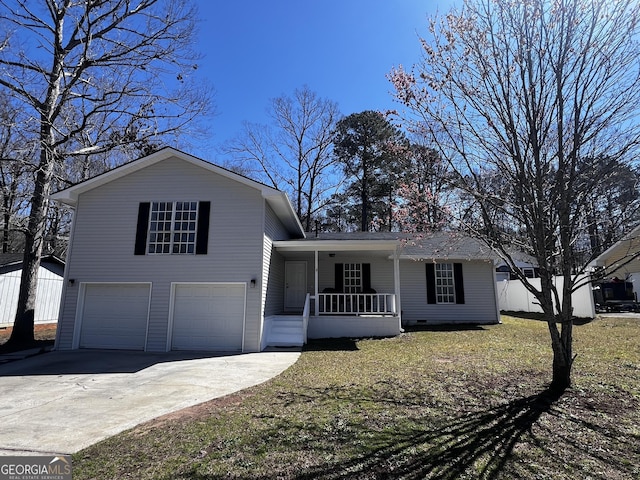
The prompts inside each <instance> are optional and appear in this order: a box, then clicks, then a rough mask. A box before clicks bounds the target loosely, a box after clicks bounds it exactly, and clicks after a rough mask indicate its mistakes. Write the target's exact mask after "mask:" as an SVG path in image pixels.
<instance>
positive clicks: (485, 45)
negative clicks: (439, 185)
mask: <svg viewBox="0 0 640 480" xmlns="http://www.w3.org/2000/svg"><path fill="white" fill-rule="evenodd" d="M639 14H640V4H638V2H636V1H632V0H620V1H617V2H611V1H609V0H554V1H550V0H522V1H519V2H513V1H508V0H477V1H474V0H467V1H465V3H464V8H463V9H462V11H456V10H454V11H452V12H450V13H449V14H448V15H446V16H445V17H440V18H439V19H434V20H433V21H432V22H431V34H432V35H431V38H429V39H425V40H423V41H422V46H423V54H424V57H423V59H422V61H421V62H420V63H419V64H418V65H416V66H415V67H414V68H415V69H414V70H412V71H406V70H404V69H402V68H398V69H396V70H394V71H393V72H392V73H391V74H390V79H391V80H392V82H393V83H394V85H395V87H396V96H397V98H398V100H400V101H401V102H402V103H404V104H405V105H406V106H407V107H409V108H408V110H409V112H410V113H409V115H408V116H410V117H411V119H410V120H411V121H413V127H412V128H414V129H415V130H416V131H420V132H421V133H422V134H424V135H426V136H428V137H429V138H430V139H431V140H432V141H433V145H434V146H435V147H436V148H438V149H439V151H440V153H441V154H442V155H443V157H444V158H446V159H447V160H448V161H449V163H450V164H451V165H452V167H454V168H455V172H456V174H457V184H458V186H459V187H460V188H461V189H462V190H463V191H464V192H465V193H466V194H467V196H468V197H469V198H471V199H472V200H473V202H474V208H475V210H476V212H477V216H476V217H475V218H478V219H479V222H478V223H476V224H471V225H467V226H468V227H469V228H471V229H472V230H473V231H474V232H475V233H476V234H477V235H479V236H480V237H481V238H482V239H483V240H484V241H485V242H486V243H487V244H488V245H490V246H491V247H492V248H493V249H494V250H495V251H496V252H498V253H499V254H500V256H501V257H502V258H503V259H504V260H505V261H506V262H507V264H508V265H510V266H511V267H512V269H513V270H514V271H516V272H518V270H517V269H516V268H515V263H514V261H513V258H512V256H511V254H510V249H509V248H510V246H511V244H512V239H513V236H512V235H510V234H508V233H505V230H504V228H501V226H500V225H498V224H497V222H496V221H495V219H496V218H498V219H500V220H499V221H500V222H504V218H505V217H508V218H509V219H510V221H511V227H512V228H513V229H514V230H517V231H518V232H519V235H518V237H517V238H520V239H521V240H522V247H524V248H525V249H526V251H527V253H529V254H531V255H532V256H533V257H534V258H535V259H536V261H537V262H538V265H539V268H540V277H541V288H535V287H534V286H533V285H532V284H531V283H530V282H529V281H528V279H526V278H524V276H522V275H521V278H520V279H521V280H522V281H523V282H524V284H525V285H526V287H527V288H528V290H529V291H530V292H531V293H532V294H533V295H535V297H536V299H537V301H538V302H539V303H540V305H541V307H542V309H543V311H544V316H545V319H546V321H547V322H548V328H549V333H550V336H551V346H552V349H553V378H552V382H551V388H552V389H554V390H556V391H563V390H564V389H565V388H566V387H567V386H569V385H570V383H571V367H572V364H573V361H574V354H573V342H572V338H573V333H572V332H573V318H572V310H573V308H572V303H571V293H572V292H573V291H574V290H575V289H576V287H577V286H579V284H580V280H579V278H580V277H579V275H580V274H581V273H584V272H585V271H586V267H587V263H588V262H589V260H590V259H591V258H583V259H582V263H581V264H580V265H578V264H577V262H576V260H577V259H576V256H575V250H574V244H575V243H576V242H578V241H579V240H580V238H583V237H584V236H585V235H586V236H587V237H588V235H589V222H590V220H589V218H588V211H589V210H588V208H586V207H587V203H588V201H589V198H590V195H589V194H590V191H589V190H588V188H587V187H588V185H587V184H585V182H584V175H583V172H582V171H581V168H580V165H581V162H582V161H583V159H585V158H597V157H599V156H607V157H609V158H611V159H615V160H616V161H617V162H620V163H623V164H629V163H630V162H633V161H634V160H635V156H636V155H637V147H638V142H639V140H640V128H639V124H638V118H640V117H638V113H639V112H638V108H639V106H640V76H639V75H638V73H639V68H640V48H638V20H639ZM492 177H495V178H497V179H499V180H500V182H492V181H490V179H491V178H492ZM498 183H499V184H502V185H506V186H507V188H501V189H500V190H499V191H495V190H494V189H492V188H491V185H495V184H498ZM496 211H498V212H500V215H495V214H494V213H495V212H496ZM611 214H612V218H611V221H612V222H619V221H620V220H624V221H625V222H626V221H627V220H628V219H627V218H626V216H622V217H618V218H616V217H615V215H616V213H615V212H611ZM613 230H614V231H615V229H613ZM622 233H623V232H622V231H620V232H619V234H618V235H617V236H618V237H619V235H621V234H622ZM613 240H615V239H613ZM555 274H558V275H560V276H561V277H563V279H564V283H563V284H562V285H563V286H562V287H556V284H555V283H554V275H555ZM559 285H560V284H559Z"/></svg>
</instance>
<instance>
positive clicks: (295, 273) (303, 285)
mask: <svg viewBox="0 0 640 480" xmlns="http://www.w3.org/2000/svg"><path fill="white" fill-rule="evenodd" d="M284 270H285V272H284V278H285V286H284V309H285V310H287V311H300V312H302V309H303V308H304V300H305V297H306V295H307V262H302V261H295V262H285V266H284Z"/></svg>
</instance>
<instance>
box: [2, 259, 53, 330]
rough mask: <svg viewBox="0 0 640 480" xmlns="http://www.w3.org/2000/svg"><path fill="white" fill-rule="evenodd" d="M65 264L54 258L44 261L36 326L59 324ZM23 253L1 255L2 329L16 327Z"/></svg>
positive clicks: (40, 271)
mask: <svg viewBox="0 0 640 480" xmlns="http://www.w3.org/2000/svg"><path fill="white" fill-rule="evenodd" d="M63 273H64V262H63V261H62V260H60V259H58V258H56V257H54V256H53V255H49V256H46V257H43V258H42V261H41V263H40V270H39V272H38V292H37V296H36V311H35V323H56V322H57V321H58V312H59V310H60V298H61V296H62V281H63V280H62V278H63ZM21 276H22V254H17V253H3V254H0V328H3V327H10V326H12V325H13V322H14V320H15V316H16V309H17V308H18V293H19V291H20V278H21Z"/></svg>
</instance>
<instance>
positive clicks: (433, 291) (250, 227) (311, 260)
mask: <svg viewBox="0 0 640 480" xmlns="http://www.w3.org/2000/svg"><path fill="white" fill-rule="evenodd" d="M52 198H53V199H54V200H56V201H58V202H61V203H64V204H67V205H69V206H71V207H72V208H73V209H74V210H75V214H74V223H73V229H72V233H71V239H70V246H69V251H68V258H67V270H66V272H65V274H66V281H65V282H64V286H65V292H64V301H63V304H62V311H61V313H60V323H59V325H58V332H57V338H56V348H58V349H75V348H116V349H138V350H148V351H166V350H213V351H216V350H217V351H238V352H240V351H243V352H253V351H259V350H262V349H264V348H266V347H267V346H269V345H272V346H277V345H301V344H302V343H303V342H304V341H305V340H306V338H307V336H308V337H310V338H321V337H367V336H391V335H397V334H399V333H400V332H401V331H402V325H416V324H441V323H478V324H491V323H498V322H499V312H498V308H497V299H496V290H495V276H494V265H493V259H492V257H491V255H490V254H489V252H487V251H485V249H483V248H482V247H481V246H480V244H479V243H478V242H475V241H472V240H469V239H465V238H459V237H455V236H453V235H449V234H441V235H438V236H435V237H432V238H430V239H428V240H423V241H420V242H418V243H419V244H418V245H414V243H413V242H410V241H407V240H403V239H399V238H398V237H399V235H400V234H393V233H391V234H390V233H386V234H369V233H343V234H322V235H318V236H316V235H315V234H305V232H304V231H303V229H302V226H301V224H300V221H299V220H298V218H297V217H296V215H295V212H294V210H293V208H292V206H291V204H290V202H289V200H288V198H287V197H286V195H285V194H284V193H282V192H280V191H278V190H276V189H274V188H271V187H268V186H266V185H263V184H261V183H258V182H255V181H253V180H250V179H248V178H246V177H243V176H241V175H238V174H236V173H234V172H231V171H228V170H225V169H223V168H220V167H218V166H216V165H213V164H211V163H208V162H205V161H203V160H200V159H198V158H195V157H193V156H190V155H187V154H185V153H182V152H180V151H177V150H174V149H172V148H165V149H162V150H160V151H158V152H156V153H154V154H152V155H149V156H147V157H144V158H141V159H139V160H136V161H134V162H131V163H128V164H125V165H123V166H120V167H118V168H116V169H113V170H111V171H109V172H107V173H104V174H102V175H99V176H97V177H94V178H92V179H90V180H87V181H85V182H82V183H80V184H78V185H75V186H72V187H70V188H68V189H65V190H63V191H60V192H58V193H56V194H54V195H52Z"/></svg>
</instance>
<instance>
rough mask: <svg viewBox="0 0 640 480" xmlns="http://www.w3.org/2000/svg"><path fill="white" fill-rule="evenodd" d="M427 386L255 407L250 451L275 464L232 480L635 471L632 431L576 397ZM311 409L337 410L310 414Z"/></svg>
mask: <svg viewBox="0 0 640 480" xmlns="http://www.w3.org/2000/svg"><path fill="white" fill-rule="evenodd" d="M425 393H426V392H425V391H424V390H419V389H416V390H415V391H407V389H405V390H404V392H403V391H400V388H399V385H396V384H395V383H394V382H393V381H384V382H378V383H377V384H375V386H374V387H373V388H372V389H362V390H358V389H355V390H354V388H352V387H349V386H342V387H331V388H328V387H317V388H313V387H311V388H306V389H304V390H302V391H299V392H296V393H294V394H292V393H287V394H283V395H282V396H281V397H280V398H279V401H278V402H276V403H278V404H280V405H281V406H284V407H287V408H293V409H296V410H299V409H300V408H301V407H300V406H301V405H307V406H310V407H309V414H310V416H309V417H308V418H306V419H304V418H303V417H302V416H300V415H299V416H289V415H282V414H278V413H277V412H276V411H274V412H270V411H269V410H265V411H263V412H261V413H258V414H257V418H260V419H261V420H262V421H263V422H264V423H263V425H264V427H265V428H264V429H263V428H259V429H258V430H257V431H256V448H257V449H259V450H261V451H265V452H269V453H268V454H267V455H268V456H269V457H271V459H270V461H269V462H268V465H271V467H266V468H267V470H268V469H269V468H272V469H273V471H272V472H271V473H264V468H263V467H261V468H260V473H258V472H255V471H252V470H251V469H248V470H247V471H245V472H244V473H245V474H240V475H239V476H238V474H237V472H236V476H233V475H232V477H233V478H248V479H255V480H257V479H264V480H266V479H274V480H275V479H294V480H311V479H323V480H345V479H367V480H370V479H381V480H382V479H408V480H418V479H439V480H454V479H462V478H467V479H469V478H473V479H485V480H495V479H500V478H573V477H576V476H577V477H578V478H579V477H580V476H581V474H584V475H586V474H587V473H588V474H592V473H593V478H637V477H636V475H637V473H638V470H637V467H636V466H635V463H634V462H633V461H632V460H631V461H629V462H626V460H625V459H633V458H636V456H637V455H640V438H634V436H633V434H629V432H624V430H623V429H622V428H617V427H616V425H614V424H613V423H611V422H606V421H605V422H602V423H600V420H599V417H597V416H595V417H589V416H588V415H581V416H576V415H574V414H573V413H571V412H569V411H567V408H571V409H573V406H572V405H573V403H574V401H576V398H574V397H573V396H571V394H568V395H570V397H569V398H568V399H566V400H565V399H563V400H562V401H558V400H559V399H560V398H561V396H562V395H561V394H558V393H556V392H553V391H549V390H544V391H542V392H540V393H539V394H535V395H530V396H526V397H523V398H518V399H514V400H511V401H508V402H505V403H503V404H500V405H497V406H492V407H490V408H482V407H480V406H478V407H474V406H473V403H470V402H469V401H466V402H463V403H462V404H461V405H459V406H456V405H453V406H452V405H445V404H441V403H439V402H438V401H437V400H436V399H435V398H433V397H430V396H429V394H428V393H426V395H425ZM471 398H473V396H470V397H469V398H467V400H469V399H471ZM325 404H326V405H325ZM565 404H566V405H565ZM273 406H275V404H274V405H273ZM331 406H333V407H334V408H332V409H331V408H329V407H331ZM452 407H453V408H452ZM315 408H318V411H319V412H323V411H327V410H333V411H334V412H335V414H334V416H333V417H331V416H330V417H325V418H315V417H313V416H312V415H313V413H312V412H313V411H314V410H315ZM277 410H279V409H277ZM279 411H281V410H279ZM360 414H361V415H360ZM543 416H544V420H541V418H542V417H543ZM240 455H242V454H240ZM246 460H247V461H248V463H251V462H252V460H251V457H247V459H246ZM585 462H586V463H585ZM585 465H591V467H585ZM590 468H593V471H591V470H590ZM596 472H599V473H596ZM185 473H186V476H185V477H184V478H191V479H195V480H213V479H214V478H221V477H217V476H210V475H207V474H206V473H204V474H203V473H202V471H201V470H200V467H199V466H197V465H192V466H191V467H190V468H189V469H188V472H185ZM598 474H599V475H600V476H598ZM550 476H551V477H550ZM181 478H183V477H181Z"/></svg>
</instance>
